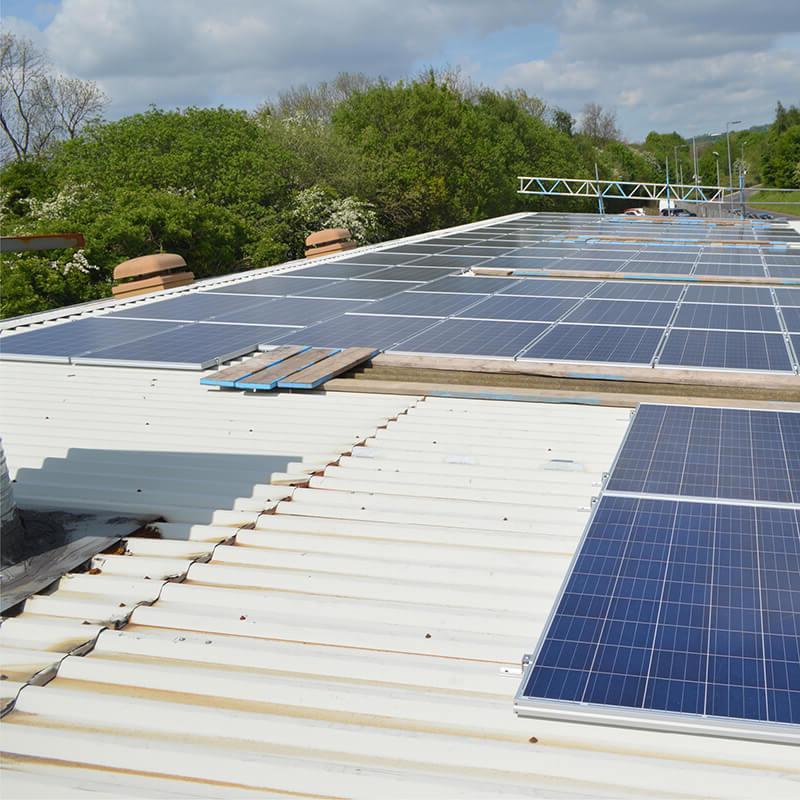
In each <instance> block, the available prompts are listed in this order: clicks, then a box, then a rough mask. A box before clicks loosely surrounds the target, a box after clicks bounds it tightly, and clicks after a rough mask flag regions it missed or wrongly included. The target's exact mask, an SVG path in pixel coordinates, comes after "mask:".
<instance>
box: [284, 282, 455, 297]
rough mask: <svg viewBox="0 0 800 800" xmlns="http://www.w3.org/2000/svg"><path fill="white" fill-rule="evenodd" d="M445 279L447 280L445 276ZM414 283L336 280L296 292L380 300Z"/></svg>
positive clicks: (409, 287) (306, 295) (412, 285)
mask: <svg viewBox="0 0 800 800" xmlns="http://www.w3.org/2000/svg"><path fill="white" fill-rule="evenodd" d="M445 280H447V279H446V278H445ZM414 286H416V284H414V283H401V282H399V281H370V280H364V281H337V282H336V283H329V284H328V285H326V286H321V287H319V288H312V289H305V290H303V291H300V292H298V293H297V294H298V295H299V296H300V297H327V298H331V299H334V300H335V299H338V298H341V299H343V300H381V299H382V298H384V297H388V296H389V295H391V294H395V293H396V292H401V291H403V290H404V289H411V288H413V287H414Z"/></svg>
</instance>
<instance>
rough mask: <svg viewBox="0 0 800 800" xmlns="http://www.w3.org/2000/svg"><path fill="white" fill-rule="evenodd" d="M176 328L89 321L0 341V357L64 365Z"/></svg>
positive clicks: (160, 324) (173, 325) (174, 325)
mask: <svg viewBox="0 0 800 800" xmlns="http://www.w3.org/2000/svg"><path fill="white" fill-rule="evenodd" d="M180 327H181V326H180V324H177V323H174V322H151V321H146V320H137V319H109V318H108V317H89V318H87V319H78V320H74V321H72V322H66V323H64V324H63V325H48V326H47V327H44V328H39V329H37V330H33V331H28V332H26V333H17V334H14V335H10V336H3V337H0V357H2V358H7V359H14V358H24V359H25V360H28V359H33V360H44V361H50V360H56V361H66V360H67V359H69V358H71V357H74V356H78V355H80V354H81V353H86V352H89V351H90V350H96V349H98V348H100V347H109V346H111V345H114V344H121V343H124V342H133V341H137V340H139V339H144V338H145V337H148V336H153V335H155V334H159V333H163V332H164V331H175V330H177V329H178V328H180Z"/></svg>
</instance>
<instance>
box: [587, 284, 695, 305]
mask: <svg viewBox="0 0 800 800" xmlns="http://www.w3.org/2000/svg"><path fill="white" fill-rule="evenodd" d="M682 291H683V286H681V285H679V284H669V283H668V284H656V283H643V282H638V281H637V282H632V281H631V282H628V281H626V282H623V281H616V280H615V281H609V282H608V283H604V284H603V285H602V286H601V287H600V288H599V289H598V290H597V291H596V292H594V293H593V294H592V300H595V299H605V300H640V301H641V300H655V301H662V302H663V301H668V300H672V301H675V300H677V299H678V298H679V297H680V296H681V292H682Z"/></svg>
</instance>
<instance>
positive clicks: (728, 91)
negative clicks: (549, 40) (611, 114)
mask: <svg viewBox="0 0 800 800" xmlns="http://www.w3.org/2000/svg"><path fill="white" fill-rule="evenodd" d="M559 31H560V39H559V46H558V48H557V49H556V51H555V52H554V53H553V54H552V55H551V56H550V57H548V58H547V59H546V60H538V61H531V62H528V63H525V64H518V65H515V66H513V67H510V68H509V69H508V70H507V71H506V72H505V74H504V75H503V76H502V80H503V82H505V83H517V84H521V85H522V86H523V87H524V88H525V89H527V90H528V91H529V92H533V93H535V94H539V95H540V96H542V97H544V98H546V99H548V100H549V101H550V102H553V103H555V104H558V105H563V106H565V107H566V108H568V109H569V110H570V111H572V112H573V113H577V112H579V111H580V108H581V107H582V106H583V105H584V104H585V103H587V102H599V103H601V104H603V105H605V106H607V107H610V108H617V107H618V111H619V121H620V123H621V125H622V128H623V130H624V131H625V132H626V133H627V134H628V135H629V136H630V137H631V138H639V137H643V136H644V134H645V133H646V132H647V131H648V130H650V129H654V128H655V129H658V130H672V129H677V130H680V131H681V132H683V133H685V134H691V133H700V132H703V131H711V130H718V129H719V128H720V127H724V125H725V121H726V120H730V119H742V120H743V121H744V124H745V125H750V124H757V123H761V122H768V121H769V119H770V117H771V115H772V111H773V108H774V105H775V103H776V101H777V100H778V99H782V100H783V101H784V103H791V102H797V100H798V99H800V98H798V86H799V85H800V84H798V75H800V49H798V47H797V42H798V37H797V35H796V33H797V32H799V31H800V14H798V12H797V2H796V0H791V1H789V0H773V1H772V2H770V4H769V10H768V12H767V11H765V9H764V8H762V7H760V6H759V5H758V4H753V3H748V2H745V1H744V0H739V1H738V2H734V1H733V0H724V2H723V1H722V0H703V2H696V0H691V1H690V0H673V2H672V3H669V4H660V5H659V4H656V5H653V4H643V3H640V2H638V0H614V2H611V0H568V2H566V3H565V4H564V6H563V9H562V14H561V17H560V23H559Z"/></svg>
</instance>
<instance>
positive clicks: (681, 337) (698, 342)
mask: <svg viewBox="0 0 800 800" xmlns="http://www.w3.org/2000/svg"><path fill="white" fill-rule="evenodd" d="M659 364H661V365H665V366H681V367H706V368H713V369H739V370H760V371H765V372H770V371H775V372H791V371H792V363H791V361H790V360H789V354H788V352H787V350H786V345H785V344H784V341H783V337H782V336H781V335H780V334H777V333H743V332H741V331H721V330H684V329H678V328H673V329H672V330H671V331H670V332H669V334H668V335H667V340H666V342H665V344H664V349H663V351H662V352H661V355H660V356H659Z"/></svg>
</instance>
